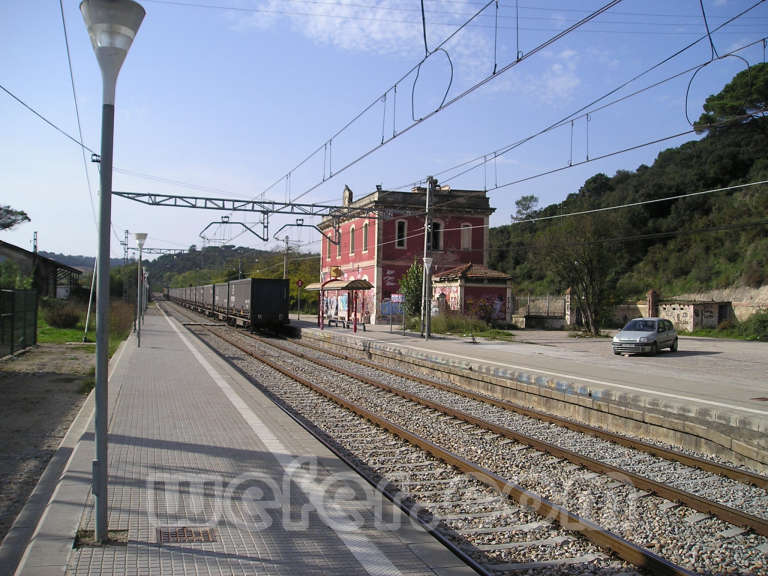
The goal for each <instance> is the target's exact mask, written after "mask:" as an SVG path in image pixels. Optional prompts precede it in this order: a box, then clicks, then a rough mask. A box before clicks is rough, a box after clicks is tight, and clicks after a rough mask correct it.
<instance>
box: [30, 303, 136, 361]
mask: <svg viewBox="0 0 768 576" xmlns="http://www.w3.org/2000/svg"><path fill="white" fill-rule="evenodd" d="M73 306H75V307H76V308H77V309H78V311H79V313H80V321H79V322H78V323H77V326H76V327H75V328H56V327H54V326H51V325H50V324H48V322H46V321H45V314H38V317H37V342H38V344H64V343H67V342H82V341H83V331H84V328H85V315H86V312H87V304H83V303H75V304H73ZM133 310H134V308H133V305H131V304H130V303H128V302H123V301H122V300H113V301H112V302H111V304H110V331H109V356H110V357H112V354H114V353H115V350H117V347H118V346H119V345H120V343H121V342H122V341H123V340H125V339H126V338H127V337H128V335H129V334H130V333H131V330H132V328H133ZM95 322H96V317H95V311H94V310H93V309H92V310H91V319H90V327H89V328H90V329H89V330H88V334H87V341H88V342H89V343H90V344H86V346H90V347H92V348H93V350H94V351H95V350H96V346H95V344H93V342H95V341H96V330H95Z"/></svg>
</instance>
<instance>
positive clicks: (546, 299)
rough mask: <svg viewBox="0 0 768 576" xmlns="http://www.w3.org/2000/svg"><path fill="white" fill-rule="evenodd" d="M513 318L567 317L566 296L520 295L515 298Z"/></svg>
mask: <svg viewBox="0 0 768 576" xmlns="http://www.w3.org/2000/svg"><path fill="white" fill-rule="evenodd" d="M512 301H513V306H512V316H546V317H550V318H553V317H554V318H561V317H564V316H565V297H564V296H530V295H520V296H515V297H514V298H513V300H512Z"/></svg>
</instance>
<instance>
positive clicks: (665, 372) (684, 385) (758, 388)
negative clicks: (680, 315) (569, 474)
mask: <svg viewBox="0 0 768 576" xmlns="http://www.w3.org/2000/svg"><path fill="white" fill-rule="evenodd" d="M291 321H292V322H293V323H294V324H296V325H298V326H300V327H301V328H302V329H303V330H316V329H318V328H317V320H316V318H315V317H311V316H305V315H302V317H301V320H300V321H298V320H297V318H296V317H295V316H294V317H292V319H291ZM398 328H399V327H398V326H397V325H395V326H393V327H392V332H390V327H389V325H381V324H377V325H373V326H370V325H369V326H366V331H365V332H363V331H362V330H360V329H358V332H357V334H356V336H357V337H359V338H368V339H372V340H375V341H378V342H382V343H384V344H387V345H393V346H397V347H400V348H408V349H410V350H413V351H415V352H416V353H422V354H427V355H433V356H435V357H438V356H440V357H444V358H446V359H453V360H456V361H457V362H461V361H467V362H475V363H482V364H486V365H490V366H497V367H499V368H502V369H504V368H506V369H509V370H510V371H513V370H515V371H524V372H529V373H531V374H536V375H543V376H546V377H551V378H555V379H558V380H563V381H568V382H574V383H576V384H577V385H584V386H586V387H588V388H590V389H592V390H613V391H615V392H616V393H618V394H621V393H627V394H630V395H639V396H645V397H655V398H658V399H660V401H661V402H676V403H684V404H688V405H690V406H692V407H696V406H700V407H703V408H711V409H712V410H715V411H717V410H719V411H728V412H731V413H735V414H742V415H744V416H745V417H748V418H750V419H752V420H760V421H763V422H765V427H764V428H763V429H764V430H768V342H747V341H735V340H720V339H716V338H695V337H681V338H680V347H679V351H678V352H675V353H670V352H669V351H662V352H660V353H659V354H658V355H656V356H641V355H637V356H628V357H624V356H615V355H614V354H613V352H612V350H611V341H610V338H572V337H569V335H568V333H567V332H563V331H544V330H519V331H515V332H513V334H514V338H515V341H513V342H494V341H489V340H485V339H478V342H477V343H472V341H471V338H469V337H453V336H444V335H434V336H433V338H431V339H430V340H424V339H423V338H422V337H420V335H419V334H417V333H412V332H408V333H405V334H404V333H403V332H402V331H401V330H398ZM324 330H326V331H328V332H330V333H334V334H345V335H349V336H351V335H352V330H351V329H348V328H346V329H345V328H341V327H335V326H334V327H327V326H326V327H325V328H324ZM761 399H762V400H761Z"/></svg>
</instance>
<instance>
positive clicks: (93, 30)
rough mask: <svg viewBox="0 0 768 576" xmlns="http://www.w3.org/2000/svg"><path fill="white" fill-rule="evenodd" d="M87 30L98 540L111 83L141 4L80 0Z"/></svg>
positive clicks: (102, 507) (100, 529)
mask: <svg viewBox="0 0 768 576" xmlns="http://www.w3.org/2000/svg"><path fill="white" fill-rule="evenodd" d="M80 12H82V14H83V20H85V26H86V28H88V36H90V38H91V44H92V45H93V51H94V52H95V53H96V59H97V60H98V62H99V68H101V80H102V109H101V169H100V172H101V174H100V200H99V248H98V268H97V270H98V282H97V285H96V300H97V306H96V387H95V396H96V398H95V400H96V406H95V421H96V422H95V432H96V434H95V438H96V459H95V460H94V461H93V495H94V498H95V502H96V532H95V534H94V537H95V540H96V541H97V542H105V541H106V540H107V394H108V390H107V371H108V348H109V341H108V339H109V231H110V226H111V220H112V145H113V139H114V129H115V87H116V84H117V75H118V73H119V72H120V66H122V64H123V61H124V60H125V56H126V54H127V53H128V49H129V48H130V47H131V43H132V42H133V39H134V37H135V36H136V32H138V30H139V26H140V25H141V21H142V20H143V19H144V9H143V8H142V7H141V6H139V5H138V4H137V3H136V2H133V1H131V0H83V2H82V3H81V4H80Z"/></svg>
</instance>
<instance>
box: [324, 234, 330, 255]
mask: <svg viewBox="0 0 768 576" xmlns="http://www.w3.org/2000/svg"><path fill="white" fill-rule="evenodd" d="M325 245H326V251H325V259H326V260H330V259H331V239H330V238H328V237H326V238H325Z"/></svg>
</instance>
